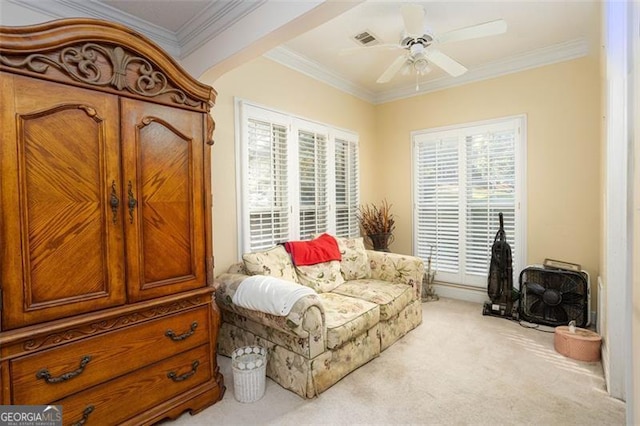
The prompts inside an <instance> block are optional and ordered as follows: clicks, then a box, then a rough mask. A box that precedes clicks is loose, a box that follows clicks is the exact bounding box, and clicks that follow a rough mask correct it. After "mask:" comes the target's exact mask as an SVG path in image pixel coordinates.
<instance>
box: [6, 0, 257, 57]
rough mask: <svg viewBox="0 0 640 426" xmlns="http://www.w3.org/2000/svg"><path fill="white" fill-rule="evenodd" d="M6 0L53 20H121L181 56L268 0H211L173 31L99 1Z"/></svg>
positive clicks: (192, 50)
mask: <svg viewBox="0 0 640 426" xmlns="http://www.w3.org/2000/svg"><path fill="white" fill-rule="evenodd" d="M5 1H9V2H11V3H14V4H16V5H19V6H21V7H26V8H28V9H31V10H33V11H36V12H39V13H43V14H45V15H48V16H51V18H53V19H56V18H66V17H70V16H82V17H86V18H97V19H104V20H108V21H115V22H118V23H120V24H123V25H126V26H127V27H129V28H132V29H134V30H136V31H138V32H140V33H142V34H144V35H145V36H147V37H149V38H150V39H151V40H153V41H154V42H156V43H158V44H159V45H160V46H162V47H163V48H164V49H165V50H166V51H167V52H168V53H169V54H170V55H172V56H173V57H175V58H178V59H184V58H185V57H186V56H187V55H189V54H190V53H192V52H194V51H195V50H197V49H198V48H199V47H201V46H202V45H204V44H205V43H207V42H208V41H209V40H211V39H213V38H215V37H217V36H218V35H220V34H221V33H222V32H224V31H225V30H227V29H228V28H230V27H231V26H232V25H234V24H235V23H237V22H238V21H240V20H241V19H242V18H244V17H245V16H247V15H248V14H249V13H251V12H253V11H254V10H256V9H258V8H259V7H261V6H263V5H264V4H265V3H266V2H267V0H258V1H244V0H233V1H224V2H211V3H210V4H209V5H208V6H207V7H205V8H204V9H203V10H202V12H201V13H199V14H198V15H197V16H195V17H194V18H192V19H191V20H189V21H188V22H186V23H185V24H184V25H182V27H181V28H180V29H179V30H178V31H176V32H173V31H170V30H167V29H166V28H163V27H160V26H158V25H155V24H153V23H151V22H148V21H146V20H144V19H140V18H138V17H136V16H133V15H131V14H129V13H126V12H123V11H121V10H119V9H116V8H114V7H112V6H109V5H106V4H104V3H101V2H98V1H78V0H5Z"/></svg>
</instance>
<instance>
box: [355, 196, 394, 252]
mask: <svg viewBox="0 0 640 426" xmlns="http://www.w3.org/2000/svg"><path fill="white" fill-rule="evenodd" d="M358 220H359V221H360V226H361V227H362V230H363V231H364V234H365V235H367V236H368V237H369V238H371V241H372V243H373V245H374V248H375V249H386V248H387V246H388V244H390V243H391V242H392V241H393V236H392V235H391V234H392V232H393V230H394V229H395V228H396V222H395V219H394V216H393V213H391V204H389V203H388V202H387V200H383V201H382V203H381V204H380V205H379V206H377V205H375V204H366V205H364V206H360V208H359V209H358ZM379 235H386V237H385V238H383V239H380V238H379V237H378V236H379Z"/></svg>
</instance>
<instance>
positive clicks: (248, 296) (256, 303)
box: [231, 275, 316, 316]
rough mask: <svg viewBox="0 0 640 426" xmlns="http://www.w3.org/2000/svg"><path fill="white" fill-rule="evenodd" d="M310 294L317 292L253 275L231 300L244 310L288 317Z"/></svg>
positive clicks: (272, 278)
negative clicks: (297, 303) (299, 302)
mask: <svg viewBox="0 0 640 426" xmlns="http://www.w3.org/2000/svg"><path fill="white" fill-rule="evenodd" d="M310 294H316V292H315V291H314V290H313V289H312V288H309V287H306V286H303V285H300V284H297V283H294V282H291V281H287V280H282V279H280V278H275V277H269V276H266V275H252V276H250V277H249V278H246V279H244V280H243V281H242V282H241V283H240V285H239V286H238V289H237V290H236V292H235V293H234V295H233V297H232V299H231V300H232V301H233V303H234V304H236V305H238V306H242V307H243V308H247V309H251V310H254V311H260V312H266V313H268V314H273V315H278V316H286V315H288V314H289V312H290V311H291V308H292V307H293V305H294V304H295V303H296V302H297V301H298V300H299V299H301V298H302V297H304V296H307V295H310Z"/></svg>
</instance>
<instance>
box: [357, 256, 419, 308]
mask: <svg viewBox="0 0 640 426" xmlns="http://www.w3.org/2000/svg"><path fill="white" fill-rule="evenodd" d="M367 257H368V259H369V265H370V266H371V278H373V279H376V280H381V281H390V282H393V283H398V284H406V285H410V286H411V287H413V289H414V292H415V300H421V299H422V279H423V276H424V262H423V261H422V259H420V258H419V257H415V256H409V255H404V254H396V253H388V252H383V251H374V250H367Z"/></svg>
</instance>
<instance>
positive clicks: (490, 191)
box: [413, 119, 525, 287]
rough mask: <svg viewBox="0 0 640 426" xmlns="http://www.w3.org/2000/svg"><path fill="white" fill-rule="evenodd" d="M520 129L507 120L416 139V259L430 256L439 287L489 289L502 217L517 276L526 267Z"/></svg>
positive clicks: (430, 133) (518, 123) (516, 122)
mask: <svg viewBox="0 0 640 426" xmlns="http://www.w3.org/2000/svg"><path fill="white" fill-rule="evenodd" d="M522 123H523V120H522V119H503V120H495V121H494V122H491V123H489V124H478V125H470V126H462V127H459V128H452V129H449V130H441V131H427V132H416V133H414V135H413V141H414V154H413V155H414V178H413V179H414V202H415V205H414V236H415V237H414V238H415V239H414V253H415V255H416V256H419V257H421V258H422V259H424V260H427V259H428V258H429V257H431V261H432V266H433V268H435V270H436V273H437V278H436V279H437V280H438V281H442V282H451V283H456V284H465V285H472V286H478V287H485V286H486V283H487V276H488V272H489V271H488V269H489V268H488V267H489V261H490V259H491V246H492V245H493V240H494V237H495V234H496V232H497V231H498V228H499V220H498V217H499V213H502V214H503V215H504V226H505V232H506V234H507V242H508V243H509V245H510V246H511V250H512V254H513V261H514V265H513V270H514V271H518V270H521V269H522V268H523V267H524V264H523V263H524V262H523V258H524V253H523V251H524V249H523V247H524V246H525V244H524V242H523V239H524V237H523V235H524V231H523V225H522V222H523V220H522V211H521V210H520V209H519V208H518V207H517V206H519V204H520V202H519V200H520V199H522V198H523V197H524V196H523V194H522V192H523V190H522V189H521V187H522V184H521V183H519V182H521V179H522V178H521V177H519V174H518V164H524V160H523V156H524V150H523V149H522V148H519V147H518V146H519V144H520V143H519V141H520V140H521V135H520V128H521V127H522ZM519 179H520V180H519ZM514 281H517V280H514Z"/></svg>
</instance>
